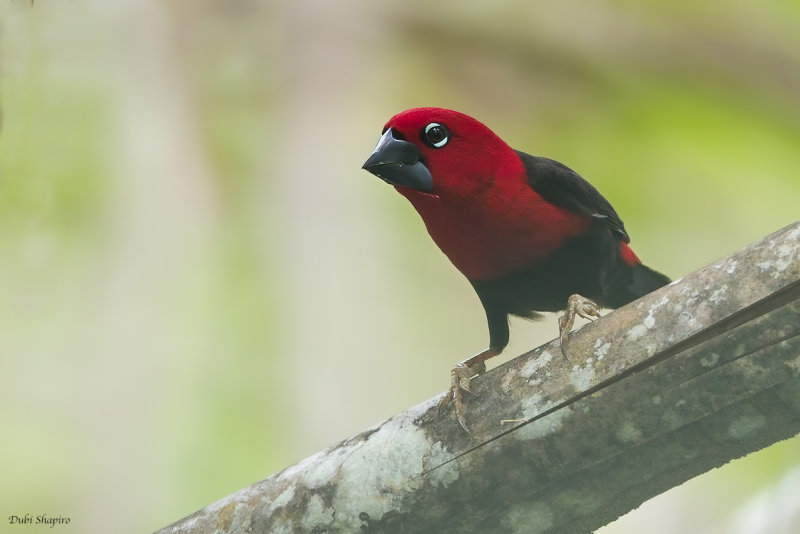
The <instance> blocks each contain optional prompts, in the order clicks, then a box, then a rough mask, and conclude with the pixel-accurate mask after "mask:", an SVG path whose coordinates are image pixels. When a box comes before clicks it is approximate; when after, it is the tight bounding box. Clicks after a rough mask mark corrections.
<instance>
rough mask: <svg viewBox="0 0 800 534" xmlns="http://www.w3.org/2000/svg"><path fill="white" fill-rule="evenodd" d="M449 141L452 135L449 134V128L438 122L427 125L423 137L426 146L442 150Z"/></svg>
mask: <svg viewBox="0 0 800 534" xmlns="http://www.w3.org/2000/svg"><path fill="white" fill-rule="evenodd" d="M449 139H450V134H449V133H448V132H447V128H445V127H444V125H442V124H439V123H438V122H432V123H430V124H429V125H427V126H426V127H425V130H424V132H423V135H422V140H423V141H425V144H427V145H428V146H430V147H432V148H442V147H443V146H444V145H446V144H447V141H448V140H449Z"/></svg>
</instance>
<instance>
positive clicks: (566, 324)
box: [558, 294, 600, 361]
mask: <svg viewBox="0 0 800 534" xmlns="http://www.w3.org/2000/svg"><path fill="white" fill-rule="evenodd" d="M576 316H578V317H583V318H584V319H589V320H590V321H591V320H594V319H596V318H598V317H600V308H599V307H598V306H597V304H595V303H594V301H592V300H589V299H587V298H586V297H582V296H581V295H577V294H575V295H571V296H570V297H569V299H568V300H567V309H566V310H565V311H564V315H562V316H561V317H559V318H558V331H559V336H560V338H561V354H562V355H563V356H564V358H565V359H566V360H567V361H570V359H569V355H567V349H568V346H569V333H570V331H571V330H572V325H573V324H575V317H576Z"/></svg>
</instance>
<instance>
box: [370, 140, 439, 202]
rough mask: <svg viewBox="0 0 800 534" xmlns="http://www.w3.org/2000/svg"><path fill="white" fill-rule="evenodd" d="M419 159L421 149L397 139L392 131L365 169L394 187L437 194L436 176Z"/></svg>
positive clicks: (382, 141)
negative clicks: (434, 181) (434, 185)
mask: <svg viewBox="0 0 800 534" xmlns="http://www.w3.org/2000/svg"><path fill="white" fill-rule="evenodd" d="M419 157H420V153H419V149H418V148H417V147H416V146H415V145H414V144H413V143H409V142H408V141H403V140H402V139H397V138H396V137H395V136H394V132H393V131H392V129H391V128H389V129H388V130H386V131H385V132H384V134H383V135H382V136H381V138H380V140H379V141H378V145H377V146H376V147H375V150H374V151H373V152H372V155H371V156H370V157H369V159H367V161H366V162H364V165H363V166H362V167H361V168H362V169H364V170H365V171H369V172H371V173H372V174H374V175H375V176H377V177H378V178H380V179H381V180H383V181H384V182H386V183H389V184H392V185H398V186H402V187H408V188H410V189H416V190H417V191H426V192H430V191H433V177H432V176H431V173H430V171H428V168H427V167H426V166H425V165H424V164H423V163H422V162H421V161H420V160H419Z"/></svg>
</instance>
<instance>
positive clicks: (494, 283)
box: [362, 107, 670, 433]
mask: <svg viewBox="0 0 800 534" xmlns="http://www.w3.org/2000/svg"><path fill="white" fill-rule="evenodd" d="M362 168H363V169H364V170H366V171H368V172H370V173H372V174H373V175H375V176H377V177H378V178H380V179H381V180H383V181H384V182H386V183H388V184H390V185H392V186H394V188H395V189H396V190H397V191H398V192H399V193H400V194H401V195H403V196H404V197H405V198H406V199H408V200H409V201H410V202H411V204H412V206H413V207H414V208H415V209H416V211H417V212H418V213H419V215H420V216H421V217H422V220H423V222H424V224H425V227H426V229H427V230H428V233H429V234H430V236H431V238H432V239H433V241H434V242H435V243H436V245H438V247H439V248H440V249H441V250H442V252H444V254H445V255H446V256H447V257H448V258H449V259H450V261H451V262H452V263H453V265H454V266H455V267H456V268H457V269H458V270H459V271H460V272H461V273H462V274H463V275H464V276H465V277H466V278H467V280H468V281H469V282H470V284H471V285H472V287H473V288H474V290H475V293H476V294H477V296H478V300H479V301H480V303H481V304H482V306H483V309H484V311H485V313H486V321H487V324H488V330H489V346H488V348H487V349H485V350H483V351H481V352H479V353H478V354H476V355H475V356H472V357H471V358H467V359H465V360H464V361H462V362H460V363H458V364H457V365H456V366H455V367H453V369H452V370H451V373H450V387H449V390H448V392H447V393H446V394H445V396H444V397H442V399H441V401H440V409H441V408H442V407H444V406H446V405H448V404H450V403H452V404H453V405H454V409H455V414H456V417H457V420H458V422H459V424H460V425H461V427H462V428H463V429H464V430H465V431H466V432H467V433H470V430H469V427H468V425H467V421H466V407H465V402H464V392H468V393H471V390H470V388H469V384H470V380H471V379H472V378H473V377H475V376H477V375H480V374H482V373H484V372H485V371H486V364H485V362H486V360H488V359H489V358H492V357H494V356H497V355H498V354H500V353H501V352H502V351H503V349H504V348H505V347H506V346H507V345H508V341H509V327H508V319H509V316H519V317H524V318H537V317H539V316H540V314H541V313H542V312H559V311H562V310H564V315H562V316H561V317H559V320H558V325H559V337H560V343H561V351H562V354H563V355H564V357H565V358H567V359H569V356H568V341H569V333H570V331H571V329H572V326H573V324H574V321H575V318H576V316H578V317H583V318H586V319H590V320H591V319H594V318H596V317H598V316H599V314H600V309H601V308H612V309H613V308H618V307H620V306H623V305H625V304H627V303H629V302H632V301H634V300H636V299H637V298H639V297H642V296H644V295H646V294H647V293H650V292H651V291H654V290H656V289H658V288H659V287H662V286H664V285H666V284H668V283H669V282H670V279H669V278H668V277H667V276H665V275H663V274H661V273H659V272H657V271H655V270H653V269H651V268H650V267H647V266H645V265H644V264H643V263H642V262H641V261H640V260H639V258H638V257H637V256H636V254H635V253H634V252H633V250H631V248H630V247H629V246H628V244H629V243H630V238H629V236H628V233H627V231H626V230H625V225H624V224H623V222H622V219H620V217H619V215H618V214H617V212H616V211H615V210H614V208H613V207H612V206H611V204H610V203H609V202H608V200H606V199H605V198H604V197H603V196H602V195H601V194H600V193H599V192H598V190H597V189H596V188H595V187H594V186H592V185H591V184H590V183H589V182H588V181H586V180H585V179H584V178H583V177H582V176H580V175H579V174H578V173H577V172H575V171H574V170H572V169H571V168H569V167H567V166H566V165H564V164H562V163H559V162H557V161H555V160H552V159H549V158H546V157H541V156H532V155H530V154H527V153H525V152H521V151H518V150H515V149H513V148H511V147H510V146H509V145H508V144H506V142H504V141H503V140H502V139H501V138H500V137H499V136H498V135H497V134H495V133H494V132H493V131H492V130H490V129H489V128H488V127H487V126H485V125H484V124H483V123H481V122H479V121H478V120H476V119H474V118H472V117H470V116H468V115H465V114H463V113H460V112H458V111H453V110H449V109H443V108H436V107H422V108H414V109H408V110H406V111H403V112H401V113H398V114H397V115H395V116H393V117H392V118H391V119H389V121H388V122H387V123H386V124H385V125H384V127H383V130H382V133H381V137H380V139H379V140H378V143H377V145H376V146H375V149H374V150H373V152H372V153H371V154H370V156H369V157H368V159H367V160H366V162H365V163H364V164H363V166H362Z"/></svg>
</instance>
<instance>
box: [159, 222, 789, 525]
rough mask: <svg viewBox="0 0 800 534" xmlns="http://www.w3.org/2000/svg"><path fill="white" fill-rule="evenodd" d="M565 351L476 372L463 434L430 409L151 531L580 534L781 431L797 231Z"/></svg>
mask: <svg viewBox="0 0 800 534" xmlns="http://www.w3.org/2000/svg"><path fill="white" fill-rule="evenodd" d="M571 354H573V361H572V362H566V361H565V360H564V359H562V357H561V355H560V352H559V347H558V344H557V343H556V342H551V343H548V344H546V345H543V346H541V347H539V348H537V349H535V350H533V351H531V352H529V353H527V354H524V355H522V356H520V357H518V358H516V359H514V360H512V361H510V362H508V363H506V364H504V365H501V366H499V367H497V368H496V369H493V370H491V371H489V372H488V373H486V374H485V375H483V376H481V377H479V378H477V379H475V380H473V382H472V385H473V390H474V391H475V392H476V393H477V396H476V397H469V399H468V423H469V424H470V427H471V429H472V431H473V434H474V436H475V437H470V436H468V435H467V434H466V433H464V432H463V430H461V428H460V427H459V425H458V422H457V421H456V419H455V417H454V415H453V414H452V413H451V411H450V410H446V411H445V412H444V413H442V414H438V413H437V410H436V400H437V399H431V400H429V401H427V402H425V403H422V404H420V405H418V406H416V407H414V408H411V409H410V410H408V411H406V412H404V413H402V414H399V415H397V416H395V417H393V418H391V419H389V420H388V421H386V422H384V423H382V424H380V425H378V426H376V427H373V428H371V429H369V430H366V431H365V432H363V433H361V434H358V435H356V436H353V437H352V438H350V439H348V440H345V441H343V442H342V443H340V444H339V445H337V446H335V447H333V448H330V449H327V450H325V451H322V452H320V453H317V454H315V455H314V456H311V457H310V458H307V459H306V460H304V461H302V462H300V463H298V464H296V465H294V466H292V467H290V468H288V469H286V470H284V471H282V472H281V473H278V474H276V475H273V476H271V477H269V478H267V479H266V480H263V481H261V482H258V483H256V484H253V485H252V486H250V487H248V488H245V489H243V490H241V491H239V492H237V493H235V494H233V495H230V496H229V497H226V498H224V499H222V500H221V501H219V502H217V503H215V504H212V505H209V506H208V507H206V508H204V509H203V510H200V511H199V512H197V513H195V514H193V515H191V516H189V517H187V518H185V519H182V520H180V521H178V522H177V523H175V524H173V525H171V526H169V527H166V528H164V529H163V530H161V531H159V532H160V533H162V534H167V533H174V534H177V533H212V532H220V531H222V532H231V533H233V532H236V533H239V532H241V533H244V532H252V533H261V532H263V533H267V532H269V533H275V532H320V533H321V532H327V533H338V532H344V533H349V532H358V531H359V530H363V531H366V532H372V533H390V532H391V533H394V532H397V533H399V532H409V533H411V532H413V533H420V532H437V533H438V532H459V533H472V532H474V533H487V532H501V533H504V532H548V533H551V532H552V533H555V532H568V533H576V532H591V531H593V530H595V529H597V528H599V527H600V526H602V525H605V524H607V523H609V522H610V521H612V520H614V519H616V518H617V517H619V516H620V515H622V514H624V513H626V512H627V511H629V510H631V509H632V508H635V507H636V506H638V505H639V504H641V503H642V502H644V501H645V500H647V499H649V498H650V497H652V496H654V495H657V494H659V493H661V492H663V491H665V490H667V489H669V488H671V487H674V486H676V485H678V484H680V483H682V482H684V481H685V480H688V479H689V478H692V477H694V476H696V475H698V474H700V473H703V472H705V471H708V470H710V469H712V468H714V467H717V466H719V465H722V464H724V463H725V462H727V461H729V460H731V459H733V458H737V457H740V456H742V455H745V454H747V453H749V452H752V451H755V450H758V449H761V448H763V447H766V446H767V445H770V444H772V443H774V442H776V441H779V440H782V439H786V438H788V437H791V436H793V435H795V434H797V433H798V432H800V223H795V224H794V225H792V226H789V227H786V228H784V229H783V230H780V231H778V232H776V233H774V234H772V235H770V236H768V237H766V238H765V239H763V240H762V241H760V242H758V243H754V244H752V245H750V246H748V247H746V248H744V249H742V250H740V251H738V252H736V253H735V254H733V255H731V256H729V257H727V258H724V259H722V260H720V261H719V262H717V263H715V264H713V265H710V266H708V267H705V268H703V269H700V270H699V271H696V272H694V273H692V274H690V275H688V276H686V277H685V278H684V279H682V280H679V281H676V282H674V283H672V284H670V285H669V286H667V287H664V288H661V289H659V290H658V291H656V292H654V293H651V294H650V295H647V296H645V297H643V298H642V299H639V300H638V301H636V302H634V303H631V304H630V305H628V306H625V307H623V308H620V309H619V310H616V311H614V312H613V313H610V314H609V315H607V316H606V317H603V318H601V319H599V320H597V321H595V322H594V323H591V324H588V325H586V326H584V327H583V328H581V329H580V330H579V331H577V332H575V333H574V334H573V336H572V339H571ZM578 355H580V356H578ZM508 421H511V422H510V423H509V422H508Z"/></svg>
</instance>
